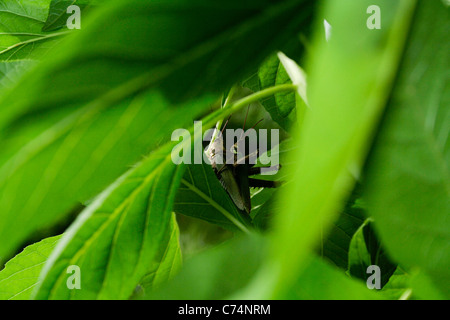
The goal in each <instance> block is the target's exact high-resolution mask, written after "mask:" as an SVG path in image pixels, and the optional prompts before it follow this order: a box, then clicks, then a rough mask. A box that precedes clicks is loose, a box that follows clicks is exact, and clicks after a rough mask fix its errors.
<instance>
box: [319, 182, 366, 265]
mask: <svg viewBox="0 0 450 320" xmlns="http://www.w3.org/2000/svg"><path fill="white" fill-rule="evenodd" d="M360 189H361V188H360V186H359V185H357V186H356V187H355V189H354V191H353V192H352V194H351V196H350V198H349V199H348V200H347V202H346V204H345V207H344V208H343V209H342V211H341V212H340V213H339V217H338V218H337V220H336V221H334V222H333V224H332V225H331V227H330V230H329V231H328V232H327V233H326V234H325V235H324V237H323V240H322V241H321V247H320V254H321V256H322V257H324V258H326V259H327V260H328V261H329V262H331V263H333V264H335V265H336V266H338V267H340V268H342V269H343V270H347V269H348V253H349V248H350V242H351V240H352V238H353V236H354V234H355V232H356V231H357V230H358V229H359V227H360V226H361V225H362V224H363V223H364V221H365V219H366V213H365V210H364V209H363V206H362V204H361V200H360V196H361V190H360Z"/></svg>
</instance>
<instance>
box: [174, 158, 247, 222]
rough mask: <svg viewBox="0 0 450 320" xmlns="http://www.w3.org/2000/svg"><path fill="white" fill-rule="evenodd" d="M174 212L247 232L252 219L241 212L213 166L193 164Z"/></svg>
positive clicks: (180, 190)
mask: <svg viewBox="0 0 450 320" xmlns="http://www.w3.org/2000/svg"><path fill="white" fill-rule="evenodd" d="M174 211H175V212H176V213H181V214H185V215H188V216H191V217H194V218H199V219H203V220H206V221H208V222H212V223H215V224H217V225H219V226H221V227H223V228H225V229H229V230H233V231H236V230H241V231H243V230H247V228H248V227H249V226H250V218H249V217H248V215H247V214H246V213H243V212H240V211H239V210H238V209H237V208H236V206H235V205H234V203H233V201H232V200H231V198H230V197H229V196H228V194H227V193H226V191H225V189H224V188H223V187H222V186H221V185H220V182H219V180H218V179H217V177H216V175H215V174H214V172H213V170H212V168H211V165H209V164H205V163H203V164H192V165H189V166H187V169H186V173H185V174H184V177H183V179H182V181H181V186H180V188H179V190H178V193H177V196H176V198H175V204H174Z"/></svg>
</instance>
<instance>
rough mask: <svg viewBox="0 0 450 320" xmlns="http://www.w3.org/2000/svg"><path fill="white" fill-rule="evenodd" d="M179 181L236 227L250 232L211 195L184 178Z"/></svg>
mask: <svg viewBox="0 0 450 320" xmlns="http://www.w3.org/2000/svg"><path fill="white" fill-rule="evenodd" d="M181 183H182V184H184V185H185V186H186V187H188V188H189V190H191V191H192V192H194V193H195V194H197V195H198V196H200V197H201V198H202V199H204V200H205V201H206V202H207V203H209V204H210V205H211V206H213V207H214V208H215V209H216V210H217V211H219V212H220V213H222V214H223V215H224V216H225V217H226V218H227V219H228V220H230V221H231V222H232V223H233V224H234V225H236V227H238V228H239V229H241V230H242V231H243V232H245V233H250V231H249V230H248V229H247V227H245V226H244V225H243V224H242V223H241V222H240V221H238V220H237V219H236V218H235V217H233V215H232V214H231V213H230V212H228V211H227V210H226V209H225V208H223V207H222V206H221V205H219V204H218V203H217V202H215V201H214V200H213V199H212V198H211V196H208V195H206V194H205V193H203V192H202V191H201V190H200V189H198V188H197V187H195V186H194V185H193V184H191V183H189V182H188V181H186V180H185V179H181Z"/></svg>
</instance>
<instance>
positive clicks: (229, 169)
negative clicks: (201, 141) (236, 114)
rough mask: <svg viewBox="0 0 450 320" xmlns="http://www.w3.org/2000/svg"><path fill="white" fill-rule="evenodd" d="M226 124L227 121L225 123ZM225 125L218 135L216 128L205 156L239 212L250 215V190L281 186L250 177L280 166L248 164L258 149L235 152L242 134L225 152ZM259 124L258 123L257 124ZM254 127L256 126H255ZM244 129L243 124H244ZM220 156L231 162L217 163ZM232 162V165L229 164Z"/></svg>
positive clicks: (273, 182) (276, 182) (243, 137)
mask: <svg viewBox="0 0 450 320" xmlns="http://www.w3.org/2000/svg"><path fill="white" fill-rule="evenodd" d="M227 123H228V121H227ZM227 123H226V124H225V126H224V128H223V129H222V131H221V133H220V134H218V132H217V131H218V128H217V127H216V128H215V132H214V134H213V137H215V138H213V139H212V141H211V143H210V144H209V146H208V147H207V149H206V154H207V156H208V158H209V160H210V162H211V166H212V168H213V170H214V173H215V174H216V176H217V179H219V181H220V183H221V185H222V187H223V188H224V189H225V191H226V192H227V193H228V195H229V196H230V198H231V200H233V202H234V204H235V205H236V207H237V208H238V209H239V210H242V211H245V212H247V213H250V211H251V207H252V206H251V199H250V188H274V187H277V186H279V185H280V184H281V182H279V181H267V180H259V179H254V178H250V176H253V175H256V174H261V169H262V168H266V169H268V170H272V169H273V170H278V169H279V168H280V167H281V166H280V165H277V166H273V167H270V166H268V167H255V164H251V163H248V161H247V160H248V159H249V158H250V157H251V156H254V155H256V158H257V157H258V156H259V149H256V151H254V152H252V153H247V152H246V153H247V154H242V153H238V152H237V145H238V143H239V142H240V140H242V139H245V136H246V134H243V135H242V136H241V138H240V139H239V140H238V141H237V142H236V143H235V144H233V146H232V148H231V149H232V150H229V151H230V152H228V153H227V152H226V151H227V150H226V148H225V144H224V139H223V135H222V132H223V130H224V129H225V127H226V125H227ZM258 123H259V122H258ZM255 126H256V125H255ZM255 126H254V127H255ZM244 127H245V123H244ZM222 154H225V155H229V156H228V158H229V157H232V158H233V161H227V158H225V159H224V161H220V163H219V161H217V160H218V157H219V156H220V155H222ZM230 162H232V164H230Z"/></svg>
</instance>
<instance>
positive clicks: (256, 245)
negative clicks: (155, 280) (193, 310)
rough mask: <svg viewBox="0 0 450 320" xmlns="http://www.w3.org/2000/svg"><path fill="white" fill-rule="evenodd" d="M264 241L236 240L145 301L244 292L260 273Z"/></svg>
mask: <svg viewBox="0 0 450 320" xmlns="http://www.w3.org/2000/svg"><path fill="white" fill-rule="evenodd" d="M265 246H266V243H265V241H264V239H263V238H261V237H260V236H257V235H256V234H252V235H251V236H246V237H243V236H242V235H241V236H240V237H237V238H234V239H232V240H229V241H227V242H225V243H222V244H220V245H218V246H216V247H214V248H212V249H208V250H206V251H204V252H202V253H200V254H198V255H196V256H194V257H192V258H191V259H189V260H187V261H186V262H185V265H184V267H183V269H182V270H181V272H180V273H179V274H178V275H177V276H176V277H175V278H174V279H173V280H172V281H169V282H168V283H167V284H166V285H164V286H162V287H161V288H160V289H159V290H156V291H154V292H151V293H149V294H147V295H146V296H144V297H143V298H145V299H156V300H160V299H164V300H165V299H169V300H205V299H214V300H216V299H227V298H229V296H230V295H232V294H234V293H235V292H236V291H238V290H239V289H241V288H243V287H244V286H245V285H246V284H248V282H249V281H250V280H251V278H252V277H253V276H254V275H255V273H256V271H257V270H258V268H259V266H260V263H261V262H262V259H263V257H264V255H265V252H264V247H265Z"/></svg>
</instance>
